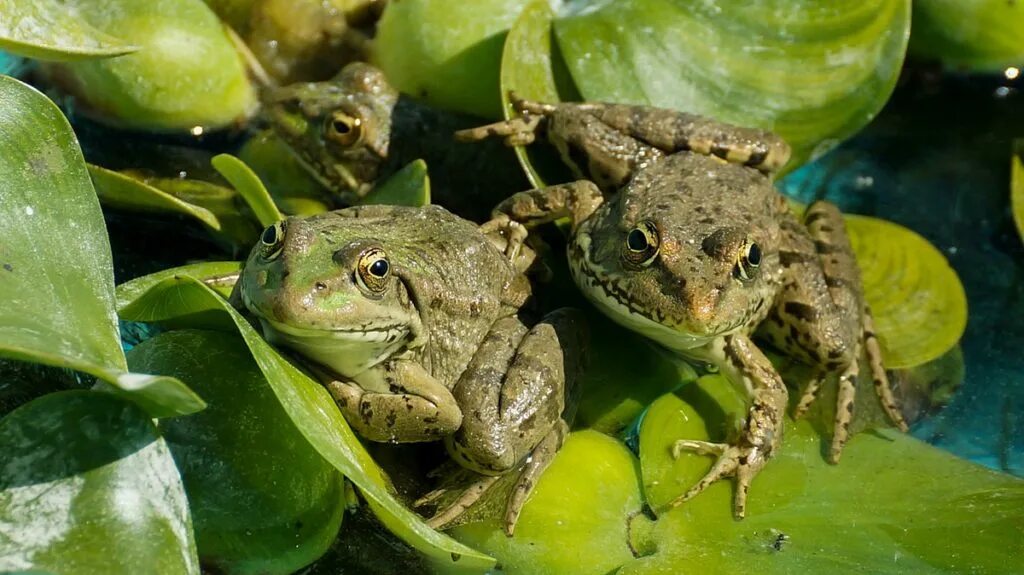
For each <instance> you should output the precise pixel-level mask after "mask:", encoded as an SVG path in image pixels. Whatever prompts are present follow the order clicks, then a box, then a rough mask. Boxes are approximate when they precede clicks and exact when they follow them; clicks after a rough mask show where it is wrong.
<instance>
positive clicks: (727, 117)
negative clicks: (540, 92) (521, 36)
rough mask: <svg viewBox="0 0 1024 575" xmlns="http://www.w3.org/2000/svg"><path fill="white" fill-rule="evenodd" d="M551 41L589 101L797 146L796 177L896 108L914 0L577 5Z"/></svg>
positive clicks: (642, 0)
mask: <svg viewBox="0 0 1024 575" xmlns="http://www.w3.org/2000/svg"><path fill="white" fill-rule="evenodd" d="M555 32H556V35H557V37H558V43H559V46H560V47H561V49H562V53H563V54H564V56H565V62H566V64H567V65H568V67H569V71H570V72H571V73H572V77H573V80H575V82H576V87H577V88H579V91H580V93H581V94H582V95H583V96H584V99H586V100H597V101H609V102H622V103H631V104H643V105H652V106H659V107H664V108H674V109H677V110H682V111H684V112H690V113H694V114H701V115H704V116H708V117H712V118H715V119H718V120H721V121H725V122H731V123H734V124H738V125H741V126H753V127H760V128H766V129H769V130H772V131H774V132H776V133H778V134H779V135H780V136H782V137H783V138H784V139H785V140H786V141H787V142H788V143H789V144H790V145H791V146H793V148H794V150H793V151H794V154H793V157H794V160H793V161H791V162H790V164H789V168H790V169H792V168H794V167H796V166H798V165H799V164H800V163H802V162H803V161H806V160H807V159H808V158H811V157H813V156H815V155H818V154H821V153H824V152H825V151H826V150H828V149H829V148H831V147H833V146H834V145H836V144H838V143H839V142H840V141H841V140H843V139H844V138H846V137H848V136H850V135H851V134H853V133H854V132H856V131H857V130H858V129H860V128H861V127H863V126H864V125H865V124H867V123H868V121H870V120H871V118H873V117H874V116H875V114H877V113H878V111H879V110H881V108H882V106H883V105H884V104H885V102H886V101H887V100H888V99H889V94H890V93H891V92H892V89H893V87H894V86H895V84H896V79H897V77H898V75H899V71H900V67H901V65H902V63H903V56H904V52H905V50H906V46H907V38H908V36H909V33H910V0H867V1H864V0H765V1H763V2H758V3H757V4H754V5H752V4H751V3H750V2H743V1H739V0H720V1H718V2H692V1H688V0H671V1H665V0H635V1H633V2H603V3H598V2H585V3H582V2H581V3H571V4H569V13H568V14H566V15H565V16H564V17H562V18H560V19H558V20H557V21H556V22H555Z"/></svg>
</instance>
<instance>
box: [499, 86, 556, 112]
mask: <svg viewBox="0 0 1024 575" xmlns="http://www.w3.org/2000/svg"><path fill="white" fill-rule="evenodd" d="M508 99H509V101H510V102H512V108H513V109H515V111H517V112H519V113H520V114H534V115H536V116H544V115H547V114H550V113H552V112H554V111H555V105H554V104H545V103H543V102H537V101H534V100H527V99H526V98H521V97H520V96H519V94H516V93H515V92H509V93H508Z"/></svg>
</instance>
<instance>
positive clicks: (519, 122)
mask: <svg viewBox="0 0 1024 575" xmlns="http://www.w3.org/2000/svg"><path fill="white" fill-rule="evenodd" d="M544 119H545V117H544V116H537V115H533V114H528V115H524V116H520V117H518V118H512V119H511V120H505V121H504V122H495V123H493V124H487V125H486V126H478V127H476V128H467V129H465V130H459V131H457V132H455V139H456V140H458V141H460V142H478V141H480V140H486V139H487V138H495V137H497V138H502V139H503V140H504V142H505V145H506V146H526V145H529V144H532V143H533V142H534V141H535V140H536V139H537V132H538V131H540V130H541V128H542V123H543V122H544Z"/></svg>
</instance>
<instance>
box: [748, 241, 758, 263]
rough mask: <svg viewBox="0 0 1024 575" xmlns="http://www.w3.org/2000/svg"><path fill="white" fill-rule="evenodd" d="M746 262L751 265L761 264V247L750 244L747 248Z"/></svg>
mask: <svg viewBox="0 0 1024 575" xmlns="http://www.w3.org/2000/svg"><path fill="white" fill-rule="evenodd" d="M747 263H748V264H750V265H751V266H753V267H755V268H756V267H757V266H759V265H761V248H760V247H759V246H758V245H757V244H750V249H749V250H747Z"/></svg>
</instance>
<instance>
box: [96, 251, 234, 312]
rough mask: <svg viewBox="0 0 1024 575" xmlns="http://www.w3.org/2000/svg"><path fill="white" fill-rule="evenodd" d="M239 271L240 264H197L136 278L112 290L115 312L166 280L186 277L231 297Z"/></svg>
mask: <svg viewBox="0 0 1024 575" xmlns="http://www.w3.org/2000/svg"><path fill="white" fill-rule="evenodd" d="M240 271H242V262H199V263H195V264H189V265H184V266H180V267H176V268H170V269H166V270H162V271H159V272H156V273H154V274H149V275H146V276H142V277H138V278H135V279H133V280H129V281H126V282H124V283H123V284H120V285H118V286H117V288H116V289H115V290H114V293H115V294H116V295H117V311H118V313H121V310H122V309H124V308H125V307H127V306H128V305H129V304H131V303H132V302H134V301H136V300H138V299H139V298H141V297H142V295H143V294H145V293H146V292H147V291H149V289H150V288H152V287H153V286H155V285H156V284H158V283H160V282H162V281H164V280H165V279H167V278H180V277H185V276H188V277H191V278H194V279H197V280H199V281H201V282H203V283H205V284H206V285H208V286H210V287H211V288H213V289H214V290H215V291H216V292H217V293H219V294H220V295H222V296H224V297H225V298H227V297H228V296H229V295H231V290H232V288H234V286H235V280H237V279H238V273H239V272H240Z"/></svg>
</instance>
